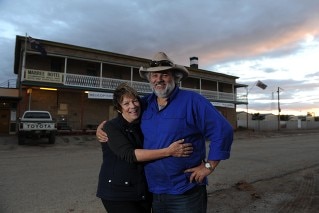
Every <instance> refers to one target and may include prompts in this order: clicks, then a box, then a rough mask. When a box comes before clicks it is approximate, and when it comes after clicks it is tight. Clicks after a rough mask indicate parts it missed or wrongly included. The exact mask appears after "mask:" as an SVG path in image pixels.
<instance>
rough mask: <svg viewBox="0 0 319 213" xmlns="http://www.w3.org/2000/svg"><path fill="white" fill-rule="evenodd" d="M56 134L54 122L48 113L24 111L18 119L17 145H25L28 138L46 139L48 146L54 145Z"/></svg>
mask: <svg viewBox="0 0 319 213" xmlns="http://www.w3.org/2000/svg"><path fill="white" fill-rule="evenodd" d="M56 133H57V124H56V121H55V120H54V119H53V118H52V116H51V114H50V112H48V111H25V112H24V113H23V116H22V117H21V118H20V119H19V129H18V143H19V145H23V144H25V142H26V139H28V138H31V139H39V138H48V142H49V144H54V143H55V136H56Z"/></svg>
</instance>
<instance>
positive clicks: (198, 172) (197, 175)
mask: <svg viewBox="0 0 319 213" xmlns="http://www.w3.org/2000/svg"><path fill="white" fill-rule="evenodd" d="M209 163H210V164H211V165H212V168H213V169H211V170H210V169H207V168H206V167H205V163H204V162H203V163H201V164H200V165H199V166H196V167H193V168H190V169H186V170H185V172H190V173H192V174H191V176H190V178H189V181H190V182H193V181H196V182H197V183H201V182H203V180H204V179H205V177H207V176H208V175H210V174H211V173H212V172H213V171H214V170H215V168H216V167H217V165H218V164H219V161H209Z"/></svg>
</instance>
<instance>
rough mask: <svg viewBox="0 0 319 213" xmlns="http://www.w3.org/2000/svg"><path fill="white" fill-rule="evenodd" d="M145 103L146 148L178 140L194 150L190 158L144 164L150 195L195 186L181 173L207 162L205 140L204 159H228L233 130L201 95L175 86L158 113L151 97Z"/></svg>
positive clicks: (176, 192)
mask: <svg viewBox="0 0 319 213" xmlns="http://www.w3.org/2000/svg"><path fill="white" fill-rule="evenodd" d="M144 101H145V104H146V107H144V112H143V114H142V118H141V128H142V132H143V135H144V148H145V149H160V148H165V147H168V146H169V145H170V144H171V143H172V142H174V141H176V140H179V139H185V143H192V145H193V149H194V150H193V153H192V154H191V156H190V157H186V158H184V157H180V158H178V157H167V158H163V159H160V160H156V161H152V162H149V163H147V164H146V165H145V173H146V177H147V181H148V185H149V190H150V191H151V192H153V193H156V194H161V193H167V194H182V193H184V192H185V191H187V190H189V189H191V188H192V187H194V185H196V184H197V183H190V182H189V177H190V174H188V173H185V172H184V171H185V170H186V169H188V168H192V167H195V166H198V165H199V164H201V162H202V161H203V160H205V159H206V157H205V156H206V146H205V142H206V140H208V141H209V142H210V145H209V147H210V149H209V152H208V156H207V160H225V159H227V158H229V156H230V148H231V144H232V141H233V128H232V127H231V125H230V124H229V122H228V121H227V120H226V119H225V118H224V117H223V115H222V114H221V113H220V112H218V111H217V110H216V108H215V107H214V106H213V105H212V104H211V103H210V102H209V101H208V100H207V99H205V98H204V97H203V96H201V95H200V94H198V93H195V92H192V91H186V90H181V89H179V88H178V87H176V88H175V90H174V91H173V93H172V94H171V96H170V98H169V100H168V104H167V105H166V107H165V108H164V109H162V110H161V111H159V109H158V105H157V100H156V96H155V95H154V94H152V95H150V96H148V97H145V99H144ZM205 181H206V182H205V183H207V179H206V180H205Z"/></svg>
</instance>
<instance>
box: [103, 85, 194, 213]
mask: <svg viewBox="0 0 319 213" xmlns="http://www.w3.org/2000/svg"><path fill="white" fill-rule="evenodd" d="M113 105H114V108H115V109H116V110H117V111H118V112H119V115H118V117H116V118H114V119H112V120H111V121H108V122H107V123H105V124H104V127H103V130H104V131H105V132H106V133H107V135H108V142H107V143H101V145H102V151H103V163H102V166H101V171H100V175H99V184H98V191H97V197H99V198H101V200H102V202H103V205H104V207H105V209H106V210H107V212H108V213H112V212H116V213H117V212H132V213H134V212H136V213H141V212H151V204H152V197H151V194H150V193H149V192H148V189H147V183H146V179H145V175H144V168H143V163H140V162H143V161H150V160H156V159H159V158H164V157H170V156H174V157H187V156H189V154H190V153H191V152H192V147H191V144H183V145H182V143H183V140H179V141H176V142H174V143H172V144H171V145H170V146H169V147H167V148H164V149H158V150H145V149H142V147H143V135H142V132H141V130H140V125H139V117H140V115H141V110H142V109H141V103H140V99H139V96H138V94H137V92H136V91H135V90H134V89H133V88H131V87H130V86H128V85H127V84H121V85H120V86H118V87H117V88H116V90H115V91H114V94H113Z"/></svg>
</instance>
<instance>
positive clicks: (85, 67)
mask: <svg viewBox="0 0 319 213" xmlns="http://www.w3.org/2000/svg"><path fill="white" fill-rule="evenodd" d="M34 41H35V40H33V42H34ZM36 41H37V42H39V43H37V44H38V45H41V48H43V49H44V50H45V51H43V49H39V48H37V47H34V46H32V42H31V43H30V40H28V39H27V38H26V37H24V36H17V37H16V46H15V60H14V73H15V74H16V75H17V88H18V89H19V97H20V102H19V103H18V105H17V109H16V112H17V113H16V115H17V117H20V116H21V115H22V114H23V112H24V111H26V110H47V111H50V112H51V114H52V115H53V117H54V118H56V119H57V121H58V125H59V128H60V129H72V130H83V129H95V128H96V126H97V125H98V124H99V123H100V122H101V121H102V120H109V119H111V118H113V117H115V116H116V111H114V110H113V105H112V101H111V99H112V94H113V91H114V90H115V88H116V87H117V86H118V85H119V84H120V83H122V82H129V83H130V85H131V86H132V87H134V88H135V89H136V90H137V91H138V93H139V94H140V95H147V94H149V93H151V89H150V87H149V84H148V83H147V82H146V81H145V80H144V79H142V78H140V76H139V68H140V66H148V64H149V62H150V59H146V58H140V57H134V56H128V55H123V54H117V53H112V52H107V51H102V50H96V49H91V48H86V47H80V46H74V45H69V44H63V43H58V42H53V41H47V40H40V39H36ZM191 59H192V60H191V61H194V60H193V59H194V57H193V58H191ZM185 67H186V68H187V69H188V70H189V73H190V75H189V77H188V78H187V79H185V80H183V81H182V82H181V83H180V85H179V86H180V87H181V88H182V89H186V90H193V91H195V92H198V93H200V94H202V95H203V96H205V97H206V98H207V99H209V100H210V101H211V103H212V104H214V105H215V107H216V108H217V109H218V110H219V111H220V112H221V113H222V114H223V115H224V116H225V117H226V118H227V119H228V120H229V122H230V123H231V124H232V125H233V127H234V128H235V127H236V120H237V118H236V106H237V105H238V104H247V96H245V95H244V94H237V88H243V87H247V85H242V84H238V83H236V79H238V77H236V76H231V75H226V74H221V73H216V72H211V71H207V70H202V69H198V65H197V64H196V63H195V64H191V65H190V66H189V67H187V66H185Z"/></svg>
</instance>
